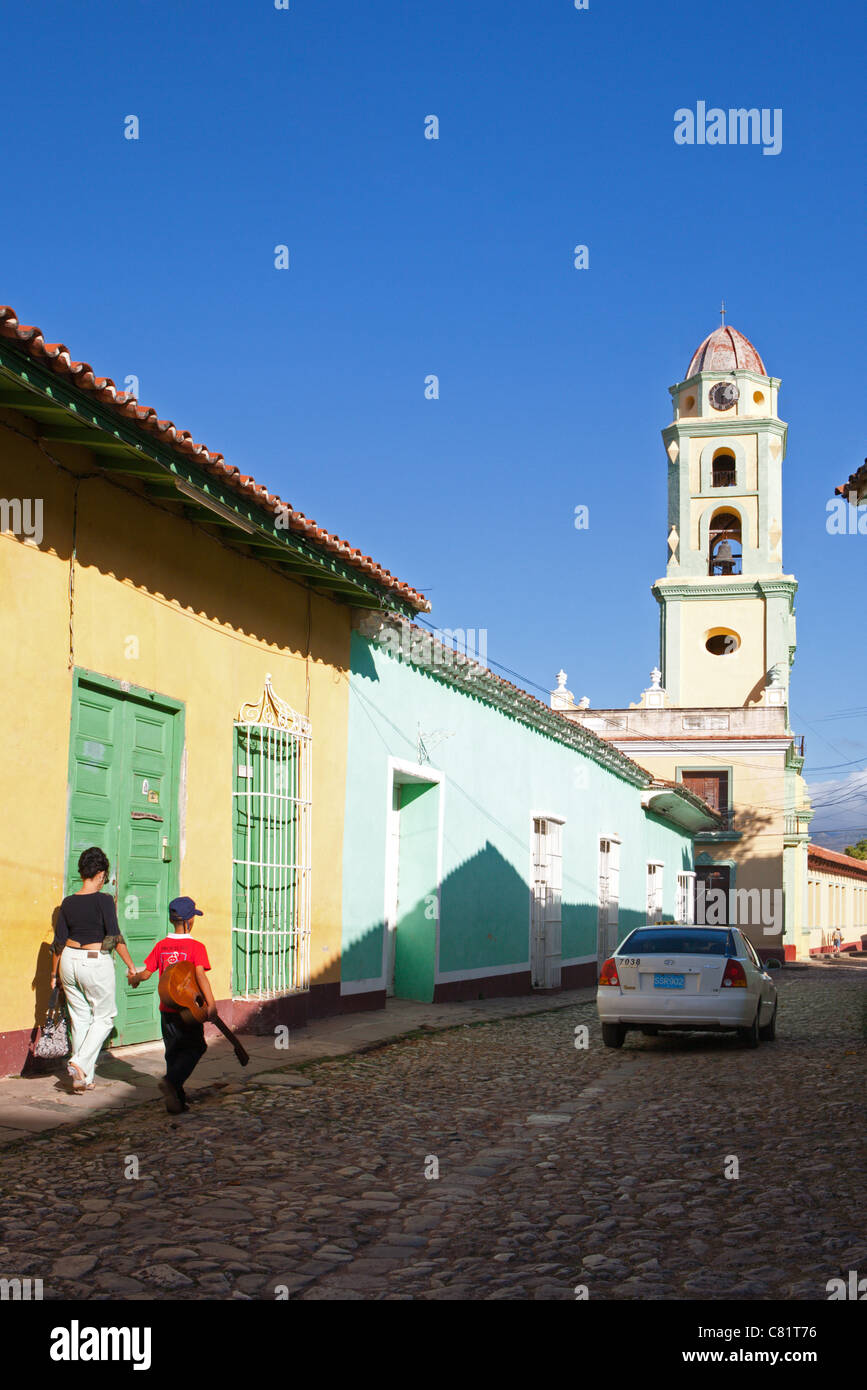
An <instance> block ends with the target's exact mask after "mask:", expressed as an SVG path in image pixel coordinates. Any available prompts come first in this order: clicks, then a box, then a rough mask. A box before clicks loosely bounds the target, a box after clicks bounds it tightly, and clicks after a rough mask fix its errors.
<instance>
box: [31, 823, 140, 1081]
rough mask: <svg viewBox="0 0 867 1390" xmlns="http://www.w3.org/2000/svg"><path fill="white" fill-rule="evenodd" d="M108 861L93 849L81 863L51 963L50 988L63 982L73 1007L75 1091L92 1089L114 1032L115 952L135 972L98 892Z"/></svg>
mask: <svg viewBox="0 0 867 1390" xmlns="http://www.w3.org/2000/svg"><path fill="white" fill-rule="evenodd" d="M108 868H109V865H108V859H107V858H106V856H105V855H104V854H103V852H102V850H101V849H99V848H97V847H96V846H94V847H93V848H92V849H86V850H85V851H84V853H83V854H82V855H81V857H80V858H79V861H78V872H79V874H80V875H81V887H80V888H79V890H78V892H77V893H71V894H70V895H69V897H68V898H64V899H63V902H62V903H61V904H60V911H59V913H58V916H57V927H56V930H55V933H54V947H53V952H54V954H53V956H52V960H51V987H52V989H53V988H54V986H55V985H56V984H57V977H58V962H59V966H60V968H59V975H60V983H61V984H62V985H63V990H64V993H65V994H66V1002H67V1004H68V1006H69V1020H70V1024H71V1028H72V1056H71V1057H70V1059H69V1062H68V1063H67V1070H68V1072H69V1075H70V1076H71V1077H72V1089H73V1091H75V1092H76V1094H77V1093H79V1092H81V1091H92V1090H93V1084H94V1083H93V1071H94V1067H95V1066H96V1059H97V1057H98V1056H99V1050H100V1048H101V1047H102V1044H103V1043H104V1042H105V1040H106V1038H107V1037H108V1035H109V1033H110V1032H111V1030H112V1027H113V1024H114V1019H115V1015H116V1014H117V1005H116V1002H115V975H114V961H113V959H112V951H113V949H114V948H115V947H116V948H117V953H118V955H119V956H120V958H121V960H122V961H123V962H124V964H125V965H126V967H127V976H128V977H129V975H131V974H133V973H134V970H135V967H134V965H133V963H132V959H131V957H130V954H129V951H128V950H127V948H126V942H125V941H124V939H123V937H122V936H121V934H120V927H119V926H118V922H117V912H116V910H115V906H114V902H113V900H112V899H111V898H110V897H109V896H108V894H107V893H101V892H100V891H99V890H100V889H101V888H102V885H103V884H104V883H105V880H106V878H107V876H108Z"/></svg>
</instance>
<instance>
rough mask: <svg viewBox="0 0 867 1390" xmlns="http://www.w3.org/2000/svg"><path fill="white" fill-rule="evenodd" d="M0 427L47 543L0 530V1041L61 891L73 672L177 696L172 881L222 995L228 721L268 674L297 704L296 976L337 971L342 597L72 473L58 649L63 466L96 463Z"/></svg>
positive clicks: (5, 481) (17, 483)
mask: <svg viewBox="0 0 867 1390" xmlns="http://www.w3.org/2000/svg"><path fill="white" fill-rule="evenodd" d="M4 419H5V420H7V421H8V422H10V423H14V425H15V427H16V429H20V430H23V431H31V430H32V426H31V425H30V424H29V422H28V421H26V420H22V419H21V418H20V417H17V416H14V415H12V414H9V413H8V412H0V496H3V497H5V498H13V497H22V496H27V497H33V498H41V499H42V502H43V526H44V536H43V539H42V542H41V545H39V546H37V545H36V544H35V543H34V541H32V540H23V539H21V538H20V537H14V536H11V535H9V534H6V533H4V534H0V586H2V593H3V603H2V605H0V644H2V646H0V650H2V652H3V662H2V688H3V706H4V710H5V716H6V721H5V722H6V728H5V738H4V756H3V758H2V760H0V807H2V812H0V814H2V829H3V835H2V843H3V851H2V863H0V887H2V902H3V918H2V938H3V970H2V972H0V1033H3V1032H7V1031H11V1030H17V1029H23V1028H30V1027H32V1026H33V1023H34V1019H35V1016H36V1011H37V1008H38V1007H41V1006H42V1005H43V1004H44V1000H45V997H47V992H48V989H47V986H48V971H47V969H43V968H42V967H43V966H45V965H46V964H47V947H46V943H48V942H50V940H51V938H52V912H53V910H54V909H55V908H56V907H57V905H58V904H59V903H60V900H61V898H62V897H63V893H64V879H63V876H64V848H65V843H66V824H67V797H68V786H67V782H68V758H69V722H70V710H71V701H72V670H71V667H72V664H74V665H75V666H76V667H78V668H83V669H87V670H90V671H94V672H97V673H99V674H100V675H104V676H109V677H113V678H115V679H117V680H126V681H129V682H130V683H131V684H132V685H136V686H142V687H146V688H148V689H152V690H154V691H157V692H159V693H160V694H162V695H167V696H170V697H172V698H173V699H175V700H179V701H182V702H183V703H184V705H185V749H186V808H185V817H184V819H185V829H184V842H185V848H184V849H183V852H182V860H181V864H180V891H181V892H182V893H184V894H189V895H190V896H191V897H194V898H195V899H196V901H197V903H198V904H199V906H201V907H202V909H203V911H204V912H205V914H206V915H205V916H204V917H203V918H202V919H200V921H199V922H198V924H197V933H198V934H199V935H200V936H201V937H202V939H203V940H204V942H205V944H206V946H207V948H208V952H209V955H210V959H211V963H212V966H213V973H212V977H211V978H212V982H213V987H214V993H215V995H216V997H217V999H221V998H222V999H225V998H227V997H229V995H230V993H231V990H230V941H231V932H230V928H231V879H232V751H233V721H234V718H235V716H236V715H237V713H238V710H239V707H240V706H241V704H242V703H244V702H245V701H257V700H258V699H259V697H260V696H261V693H262V688H263V685H264V681H265V676H266V673H268V672H270V673H271V675H272V680H273V687H274V690H275V693H276V694H277V695H278V696H280V697H281V698H282V699H284V700H286V701H288V703H289V704H290V705H292V706H293V707H294V708H295V709H296V710H298V711H300V712H302V713H304V712H305V711H306V712H309V715H310V718H311V721H312V732H313V745H312V746H313V753H312V768H313V819H312V922H311V926H312V931H311V983H312V984H322V983H329V982H334V981H337V980H338V979H339V966H340V934H341V901H342V885H341V865H342V837H343V807H344V794H345V774H346V728H347V708H348V681H347V678H346V675H347V670H348V665H349V644H350V615H349V609H348V607H347V606H345V605H340V604H337V603H334V602H333V601H331V600H329V599H327V598H325V597H322V596H318V595H313V594H311V593H310V591H309V590H308V589H306V588H305V587H304V586H303V585H301V584H299V583H297V582H295V581H292V580H289V579H287V578H285V577H284V576H283V575H281V574H279V573H277V572H276V571H274V570H272V569H269V568H268V567H267V566H266V565H265V564H262V563H259V562H258V561H256V560H254V559H250V558H245V557H242V556H240V555H238V554H237V553H234V552H232V551H231V550H229V549H228V548H226V547H224V546H222V545H221V544H220V543H219V542H218V541H217V540H215V539H213V538H211V537H210V536H208V535H206V534H205V533H203V532H202V531H201V530H199V529H197V527H196V526H195V525H194V524H192V523H191V522H187V521H185V520H183V519H180V518H177V517H175V516H172V515H171V514H170V513H169V512H168V511H166V510H165V509H164V508H159V507H158V506H155V505H153V504H151V503H150V502H149V501H147V500H146V499H145V498H144V497H143V496H140V495H137V494H136V495H133V494H132V493H131V492H130V491H125V490H121V488H120V487H118V486H113V485H112V484H111V483H110V482H108V481H106V480H105V478H104V477H103V476H102V475H99V476H91V477H85V478H81V479H80V480H79V482H78V522H77V555H76V562H75V568H74V596H73V605H72V638H73V648H74V649H73V655H72V659H70V596H69V583H70V550H71V541H72V516H73V497H74V487H75V477H74V476H73V475H74V474H75V473H80V472H82V471H85V472H88V473H93V472H94V468H93V464H92V462H91V460H90V457H89V455H88V454H86V453H85V452H84V451H81V450H78V449H75V448H71V447H67V448H61V447H60V446H55V447H54V448H52V453H53V454H55V456H56V457H58V459H59V460H60V461H61V462H64V463H66V462H68V464H69V467H70V470H71V473H69V474H65V473H61V472H60V471H59V470H58V469H57V468H56V467H55V466H54V465H52V464H51V463H50V462H49V461H48V460H47V459H46V458H45V456H44V455H43V454H42V453H41V451H40V450H39V449H38V448H37V447H36V446H35V445H33V444H31V443H29V442H27V441H25V440H24V439H22V438H20V437H18V436H17V435H15V434H12V433H10V432H9V431H8V430H7V429H5V428H3V424H2V421H3V420H4ZM123 486H124V488H130V487H131V488H134V487H135V484H134V483H131V482H130V481H129V480H124V483H123ZM308 631H309V644H310V655H309V660H308V659H307V651H308ZM308 680H309V707H308V697H307V682H308ZM37 964H39V970H38V972H37ZM37 973H38V978H37Z"/></svg>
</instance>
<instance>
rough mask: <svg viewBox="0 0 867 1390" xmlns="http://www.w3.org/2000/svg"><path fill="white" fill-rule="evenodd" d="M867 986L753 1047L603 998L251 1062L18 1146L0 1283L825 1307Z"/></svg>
mask: <svg viewBox="0 0 867 1390" xmlns="http://www.w3.org/2000/svg"><path fill="white" fill-rule="evenodd" d="M865 986H867V973H865V971H864V970H863V969H859V968H857V967H852V968H847V967H845V966H837V965H834V966H805V967H803V968H802V969H800V970H792V971H789V970H784V971H781V972H780V976H779V977H778V989H779V991H780V1012H779V1021H778V1032H777V1039H776V1041H775V1042H773V1043H762V1044H761V1046H760V1047H759V1048H758V1049H757V1050H755V1051H751V1050H747V1049H745V1048H743V1047H741V1046H740V1045H739V1043H738V1040H737V1039H736V1038H734V1037H731V1036H728V1035H709V1034H684V1035H679V1036H671V1037H662V1036H660V1037H656V1038H645V1037H642V1036H641V1035H637V1034H630V1035H629V1037H628V1038H627V1040H626V1044H625V1046H624V1047H623V1048H622V1049H620V1050H616V1051H615V1050H612V1049H608V1048H605V1047H604V1046H603V1045H602V1043H601V1036H600V1029H599V1025H598V1021H597V1019H596V1012H595V1006H594V1004H593V1002H592V993H591V992H590V991H586V992H584V993H585V995H586V996H589V997H585V998H584V999H583V1000H581V999H576V1000H567V999H565V998H564V997H563V996H555V997H553V998H551V999H549V1000H534V1001H532V1002H533V1003H534V1004H536V1005H537V1011H536V1012H535V1013H533V1014H531V1015H529V1016H520V1015H518V1014H517V1013H516V1012H515V1009H516V1007H518V1006H520V1005H521V1004H523V1005H525V1006H526V1004H527V1001H526V1000H522V1001H518V1000H515V1001H499V1007H500V1008H501V1010H502V1012H501V1014H500V1016H495V1017H491V1016H489V1017H487V1018H483V1019H482V1020H481V1021H475V1022H474V1023H473V1025H472V1026H463V1027H445V1028H444V1027H443V1025H442V1023H440V1027H439V1028H436V1027H434V1028H427V1029H423V1030H422V1029H419V1028H417V1027H414V1028H413V1031H412V1032H410V1033H408V1034H406V1035H404V1036H402V1037H396V1038H395V1039H394V1040H393V1041H392V1042H390V1043H388V1044H387V1045H385V1046H381V1047H376V1048H375V1049H373V1050H370V1051H367V1052H363V1051H362V1052H359V1051H358V1050H355V1051H347V1052H346V1054H345V1055H343V1056H331V1057H330V1058H329V1059H327V1060H326V1059H322V1060H318V1061H311V1062H308V1063H306V1064H305V1065H304V1066H303V1067H301V1068H299V1067H297V1066H295V1067H291V1066H287V1065H285V1064H284V1065H283V1066H282V1067H278V1069H274V1068H273V1067H270V1068H268V1069H263V1070H260V1071H259V1072H257V1073H255V1074H253V1075H248V1074H247V1073H244V1072H241V1073H239V1072H237V1071H236V1072H235V1074H234V1076H235V1079H234V1080H233V1081H231V1082H230V1083H228V1084H226V1085H225V1086H224V1087H223V1088H222V1089H221V1090H218V1091H213V1090H212V1091H210V1092H204V1093H200V1096H199V1099H198V1101H197V1103H196V1104H195V1105H194V1106H193V1108H192V1109H191V1110H190V1112H189V1113H188V1114H185V1115H181V1116H177V1117H171V1116H168V1115H166V1114H165V1111H164V1110H163V1109H162V1107H161V1105H160V1104H159V1103H154V1104H151V1105H138V1106H135V1107H130V1108H126V1109H124V1110H123V1111H117V1110H114V1111H112V1110H106V1111H104V1112H103V1113H102V1114H101V1115H99V1114H98V1115H94V1117H93V1118H92V1119H91V1120H90V1121H88V1123H86V1124H83V1125H80V1126H70V1125H62V1126H58V1127H56V1128H55V1129H54V1130H53V1131H51V1132H49V1133H46V1134H38V1135H33V1136H31V1137H30V1138H29V1139H28V1140H23V1141H19V1142H18V1143H16V1144H14V1145H12V1146H10V1147H8V1148H7V1149H6V1150H5V1151H4V1152H0V1190H2V1191H3V1192H4V1197H5V1200H4V1201H3V1203H2V1206H0V1213H2V1216H0V1275H2V1276H3V1277H6V1278H14V1277H19V1278H26V1277H30V1278H41V1279H42V1280H43V1281H44V1297H45V1298H46V1299H55V1300H62V1299H70V1298H86V1299H95V1300H105V1299H114V1298H121V1299H159V1300H179V1299H227V1298H232V1299H256V1300H263V1301H269V1302H270V1301H275V1300H278V1301H282V1300H284V1299H287V1298H288V1299H291V1300H302V1301H309V1300H332V1299H339V1300H345V1299H355V1300H359V1299H365V1300H367V1299H374V1300H380V1299H385V1300H406V1299H420V1300H431V1299H433V1300H438V1299H445V1300H452V1299H455V1300H457V1299H470V1300H502V1299H505V1300H527V1299H533V1300H540V1299H555V1300H573V1299H575V1298H576V1296H580V1295H581V1293H582V1291H583V1292H586V1295H587V1296H588V1297H589V1298H590V1299H615V1300H630V1299H675V1300H677V1299H698V1300H715V1299H737V1300H747V1301H749V1300H765V1299H789V1300H817V1299H818V1300H824V1299H826V1298H827V1288H826V1286H827V1282H828V1280H830V1279H835V1278H843V1280H844V1281H845V1280H846V1279H847V1278H848V1277H849V1272H850V1271H859V1277H862V1278H863V1277H864V1276H865V1275H867V1236H865V1230H864V1222H863V1210H862V1208H861V1206H860V1204H859V1203H858V1201H857V1200H856V1198H857V1195H858V1193H859V1191H860V1188H859V1184H860V1182H861V1174H862V1172H863V1133H864V1117H863V1099H864V1056H865V1053H864V1039H865V1008H864V1005H865V998H867V990H865ZM546 1006H547V1007H546ZM552 1006H553V1007H552ZM454 1007H455V1008H456V1009H458V1008H466V1007H467V1006H454ZM470 1007H471V1008H472V1009H473V1011H474V1012H477V1006H475V1005H473V1006H470ZM436 1012H437V1014H438V1015H440V1018H441V1016H442V1015H441V1011H440V1010H437V1011H436ZM356 1021H358V1020H356ZM370 1022H371V1023H373V1022H374V1019H373V1018H371V1019H370ZM407 1022H408V1023H409V1022H411V1023H413V1024H415V1023H416V1022H417V1018H416V1017H413V1018H410V1017H409V1016H407ZM578 1024H586V1025H587V1027H588V1030H589V1047H587V1048H586V1049H583V1048H578V1047H576V1046H575V1031H574V1030H575V1028H576V1025H578ZM371 1041H381V1039H371ZM346 1045H347V1048H348V1047H349V1046H350V1043H349V1041H348V1040H347V1044H346ZM361 1045H362V1046H363V1045H364V1043H362V1044H361ZM329 1050H330V1051H333V1043H332V1045H331V1047H330V1048H329ZM284 1056H285V1054H284ZM733 1160H736V1165H735V1166H736V1168H737V1173H736V1174H735V1172H734V1171H733V1170H732V1161H733ZM47 1213H50V1215H48V1216H47ZM576 1290H578V1291H579V1292H578V1294H576ZM796 1320H797V1319H795V1317H794V1315H793V1318H792V1321H796Z"/></svg>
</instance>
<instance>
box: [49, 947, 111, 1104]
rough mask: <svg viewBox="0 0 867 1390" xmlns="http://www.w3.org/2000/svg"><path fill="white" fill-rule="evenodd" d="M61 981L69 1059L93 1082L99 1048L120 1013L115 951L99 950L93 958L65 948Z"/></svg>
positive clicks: (61, 958)
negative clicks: (68, 1030) (66, 1012)
mask: <svg viewBox="0 0 867 1390" xmlns="http://www.w3.org/2000/svg"><path fill="white" fill-rule="evenodd" d="M60 982H61V984H62V985H63V990H64V993H65V995H66V1003H67V1005H68V1007H69V1022H70V1026H71V1029H72V1056H71V1057H70V1058H69V1060H70V1062H74V1063H75V1064H76V1066H78V1067H80V1068H81V1070H82V1071H83V1072H84V1078H85V1081H87V1082H90V1081H92V1080H93V1070H94V1067H95V1066H96V1059H97V1057H98V1056H99V1050H100V1048H101V1047H102V1044H103V1043H104V1042H105V1040H106V1038H107V1037H108V1035H109V1033H110V1032H111V1030H112V1027H113V1026H114V1020H115V1016H116V1014H117V1004H116V1002H115V973H114V958H113V956H112V953H111V952H110V951H100V952H99V954H98V955H97V956H96V958H95V959H94V958H93V957H92V956H90V955H88V952H87V951H73V950H68V949H67V950H64V952H63V954H62V955H61V957H60Z"/></svg>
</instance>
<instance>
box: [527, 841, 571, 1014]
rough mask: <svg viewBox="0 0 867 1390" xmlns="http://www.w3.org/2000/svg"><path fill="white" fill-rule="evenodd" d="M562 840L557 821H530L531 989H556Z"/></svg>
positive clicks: (558, 984)
mask: <svg viewBox="0 0 867 1390" xmlns="http://www.w3.org/2000/svg"><path fill="white" fill-rule="evenodd" d="M562 893H563V842H562V825H561V824H560V822H559V821H554V820H547V819H542V818H539V819H535V820H534V821H533V884H532V899H531V908H530V970H531V974H532V983H533V987H534V989H559V987H560V962H561V960H562V910H561V901H562Z"/></svg>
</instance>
